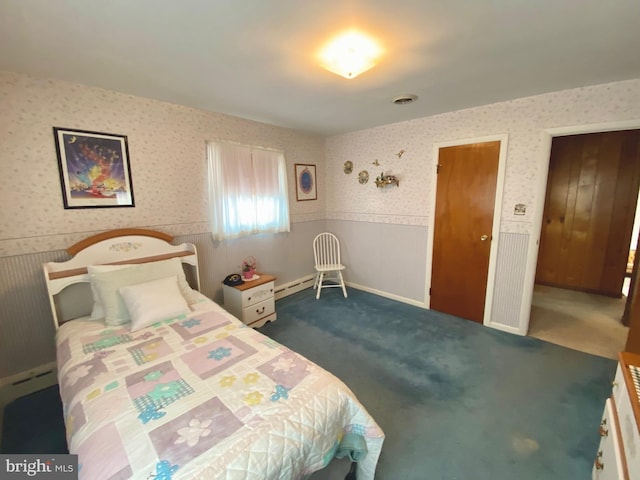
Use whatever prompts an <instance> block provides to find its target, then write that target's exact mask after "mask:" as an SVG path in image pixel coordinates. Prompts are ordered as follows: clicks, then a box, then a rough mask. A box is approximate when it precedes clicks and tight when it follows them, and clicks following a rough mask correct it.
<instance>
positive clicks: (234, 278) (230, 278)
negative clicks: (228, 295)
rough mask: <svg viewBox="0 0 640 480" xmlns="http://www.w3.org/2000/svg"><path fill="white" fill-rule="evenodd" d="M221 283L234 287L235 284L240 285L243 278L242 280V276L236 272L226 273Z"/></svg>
mask: <svg viewBox="0 0 640 480" xmlns="http://www.w3.org/2000/svg"><path fill="white" fill-rule="evenodd" d="M222 283H224V284H225V285H229V286H230V287H235V286H236V285H242V284H243V283H244V280H242V277H241V276H240V275H238V274H237V273H232V274H231V275H227V276H226V277H225V279H224V280H223V281H222Z"/></svg>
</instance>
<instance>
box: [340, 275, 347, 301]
mask: <svg viewBox="0 0 640 480" xmlns="http://www.w3.org/2000/svg"><path fill="white" fill-rule="evenodd" d="M338 275H339V276H340V286H341V287H342V294H343V295H344V298H347V289H346V288H345V286H344V278H343V277H342V272H338Z"/></svg>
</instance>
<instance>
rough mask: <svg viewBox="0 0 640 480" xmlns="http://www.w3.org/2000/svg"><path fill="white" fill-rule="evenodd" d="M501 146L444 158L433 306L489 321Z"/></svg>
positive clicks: (462, 148)
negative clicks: (486, 312)
mask: <svg viewBox="0 0 640 480" xmlns="http://www.w3.org/2000/svg"><path fill="white" fill-rule="evenodd" d="M499 158H500V142H486V143H475V144H471V145H459V146H455V147H446V148H441V149H440V152H439V155H438V181H437V190H436V206H435V225H434V233H433V234H434V240H433V263H432V271H431V291H430V293H431V299H430V308H432V309H434V310H438V311H440V312H444V313H449V314H452V315H456V316H458V317H461V318H466V319H468V320H473V321H474V322H479V323H482V322H483V318H484V304H485V297H486V294H487V277H488V272H489V253H490V250H491V230H492V227H493V210H494V205H495V198H496V185H497V178H498V161H499Z"/></svg>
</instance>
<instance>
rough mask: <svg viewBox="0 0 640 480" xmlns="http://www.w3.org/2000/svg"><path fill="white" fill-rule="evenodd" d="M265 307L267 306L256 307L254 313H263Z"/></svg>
mask: <svg viewBox="0 0 640 480" xmlns="http://www.w3.org/2000/svg"><path fill="white" fill-rule="evenodd" d="M265 308H267V307H265V306H263V307H262V308H261V309H260V310H257V309H256V313H257V314H260V313H264V310H265Z"/></svg>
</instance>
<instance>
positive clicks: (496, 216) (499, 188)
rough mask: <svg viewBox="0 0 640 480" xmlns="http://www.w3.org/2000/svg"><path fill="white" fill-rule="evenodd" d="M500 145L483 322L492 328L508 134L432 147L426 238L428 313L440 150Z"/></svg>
mask: <svg viewBox="0 0 640 480" xmlns="http://www.w3.org/2000/svg"><path fill="white" fill-rule="evenodd" d="M496 141H499V142H500V154H499V157H498V175H497V178H496V198H495V202H494V207H493V225H492V227H491V247H490V250H489V271H488V275H487V293H486V296H485V301H484V318H483V321H482V323H483V325H491V306H492V303H493V286H494V284H495V276H496V266H497V262H498V255H497V253H498V239H499V236H500V222H501V220H502V198H503V194H504V178H505V172H506V160H507V146H508V145H507V144H508V141H509V134H507V133H504V134H498V135H488V136H483V137H473V138H465V139H461V140H451V141H448V142H438V143H434V144H433V158H432V162H431V169H432V170H431V171H432V172H433V175H432V176H431V185H430V186H429V188H430V191H431V199H430V202H429V204H430V208H429V212H428V215H429V234H428V237H427V266H426V272H427V275H426V278H425V292H424V295H425V297H424V298H425V301H424V303H425V305H426V307H427V308H428V309H430V308H431V296H430V295H429V290H430V288H431V276H432V273H433V271H432V267H433V240H434V229H435V223H436V218H435V217H436V216H435V212H436V189H437V186H438V175H437V169H438V160H439V158H440V149H441V148H445V147H457V146H460V145H469V144H472V143H487V142H496Z"/></svg>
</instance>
